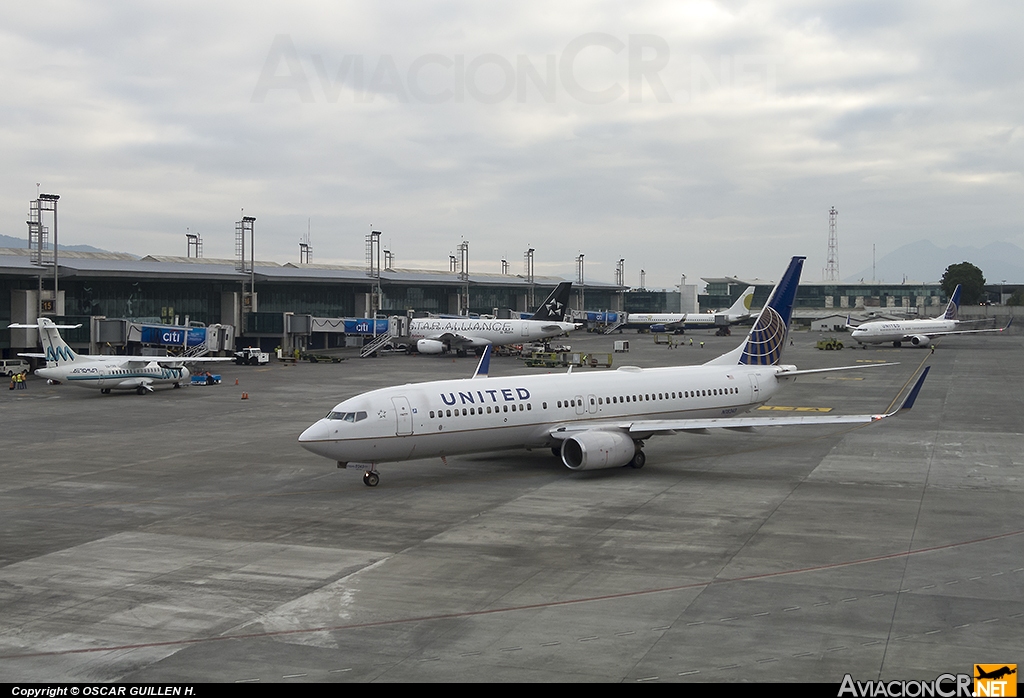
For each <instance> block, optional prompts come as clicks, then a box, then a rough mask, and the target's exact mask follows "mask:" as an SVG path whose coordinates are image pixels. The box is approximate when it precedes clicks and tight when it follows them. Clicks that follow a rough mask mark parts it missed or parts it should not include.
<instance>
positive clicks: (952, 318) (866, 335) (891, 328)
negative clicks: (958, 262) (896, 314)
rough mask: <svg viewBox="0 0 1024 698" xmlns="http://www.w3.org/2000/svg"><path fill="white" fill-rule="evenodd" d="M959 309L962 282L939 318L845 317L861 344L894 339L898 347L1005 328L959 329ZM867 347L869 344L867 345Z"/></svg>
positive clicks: (855, 337) (921, 345)
mask: <svg viewBox="0 0 1024 698" xmlns="http://www.w3.org/2000/svg"><path fill="white" fill-rule="evenodd" d="M959 312H960V284H957V286H956V288H955V289H953V295H952V296H950V298H949V303H947V304H946V312H945V313H943V314H942V315H940V316H939V317H937V318H921V319H917V320H873V321H871V322H863V323H861V324H859V325H856V326H854V325H851V324H850V318H849V317H847V318H846V327H847V328H848V329H849V330H850V337H852V338H853V339H854V340H856V341H857V342H858V343H859V344H861V345H862V346H863V345H865V344H883V343H885V342H892V345H893V346H894V347H899V346H901V345H902V344H903V342H910V344H911V345H913V346H915V347H924V346H927V345H928V342H929V341H930V340H932V339H935V338H936V337H945V336H947V335H951V334H977V333H979V332H1002V331H1003V330H1005V329H1006V328H1007V327H1009V326H1010V323H1012V322H1013V319H1012V318H1011V319H1010V322H1008V323H1006V327H993V328H990V329H987V330H958V329H957V326H959V325H960V324H962V322H963V321H961V320H958V319H957V315H958V314H959ZM970 322H987V320H971V321H970ZM864 348H865V349H867V347H864Z"/></svg>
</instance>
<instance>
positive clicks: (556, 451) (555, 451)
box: [551, 446, 562, 458]
mask: <svg viewBox="0 0 1024 698" xmlns="http://www.w3.org/2000/svg"><path fill="white" fill-rule="evenodd" d="M551 455H553V456H554V457H555V458H561V457H562V449H560V448H559V447H558V446H552V447H551Z"/></svg>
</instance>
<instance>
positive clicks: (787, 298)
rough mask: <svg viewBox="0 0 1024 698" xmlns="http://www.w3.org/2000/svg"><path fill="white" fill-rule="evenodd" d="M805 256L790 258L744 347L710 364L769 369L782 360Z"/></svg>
mask: <svg viewBox="0 0 1024 698" xmlns="http://www.w3.org/2000/svg"><path fill="white" fill-rule="evenodd" d="M804 259H806V258H805V257H793V259H792V260H790V262H789V267H788V268H787V269H786V273H785V274H783V275H782V279H780V280H779V283H777V284H775V288H774V289H772V295H771V296H769V298H768V302H767V303H766V304H765V306H764V309H763V310H762V311H761V314H760V315H758V316H757V320H756V321H755V322H754V326H753V327H752V328H751V330H750V333H749V334H748V335H747V337H746V339H745V340H744V341H743V344H741V345H740V346H738V347H736V348H735V349H734V350H732V351H730V352H729V353H728V354H723V355H722V356H720V357H718V358H717V359H713V360H712V361H709V362H708V363H709V364H730V363H738V364H744V365H748V366H771V365H775V364H778V363H779V361H780V360H781V359H782V350H783V348H784V347H785V346H786V338H787V337H788V336H789V320H790V318H791V317H792V316H793V303H794V301H795V300H796V290H797V287H798V286H799V285H800V272H801V271H802V270H803V266H804Z"/></svg>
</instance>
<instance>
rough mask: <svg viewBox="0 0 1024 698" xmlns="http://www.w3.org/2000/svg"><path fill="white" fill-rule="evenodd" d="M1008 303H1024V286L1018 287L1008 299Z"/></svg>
mask: <svg viewBox="0 0 1024 698" xmlns="http://www.w3.org/2000/svg"><path fill="white" fill-rule="evenodd" d="M1006 304H1007V305H1024V288H1018V289H1017V290H1016V291H1014V292H1013V295H1012V296H1010V297H1009V299H1007V301H1006Z"/></svg>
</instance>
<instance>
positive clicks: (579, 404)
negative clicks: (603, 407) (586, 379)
mask: <svg viewBox="0 0 1024 698" xmlns="http://www.w3.org/2000/svg"><path fill="white" fill-rule="evenodd" d="M586 410H587V407H586V405H584V404H583V396H582V395H577V396H576V414H583V413H584V412H586Z"/></svg>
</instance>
